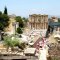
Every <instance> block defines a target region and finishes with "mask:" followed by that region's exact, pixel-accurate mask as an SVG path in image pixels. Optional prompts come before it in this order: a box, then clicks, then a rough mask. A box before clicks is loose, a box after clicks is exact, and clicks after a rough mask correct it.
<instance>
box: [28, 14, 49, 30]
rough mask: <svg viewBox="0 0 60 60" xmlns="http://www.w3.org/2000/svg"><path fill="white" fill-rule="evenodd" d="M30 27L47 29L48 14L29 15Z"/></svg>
mask: <svg viewBox="0 0 60 60" xmlns="http://www.w3.org/2000/svg"><path fill="white" fill-rule="evenodd" d="M29 27H30V29H34V30H35V29H47V28H48V15H40V14H39V15H37V14H33V15H29Z"/></svg>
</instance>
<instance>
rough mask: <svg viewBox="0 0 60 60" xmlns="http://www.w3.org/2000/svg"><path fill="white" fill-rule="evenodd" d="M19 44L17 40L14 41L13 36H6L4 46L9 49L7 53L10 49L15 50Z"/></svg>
mask: <svg viewBox="0 0 60 60" xmlns="http://www.w3.org/2000/svg"><path fill="white" fill-rule="evenodd" d="M18 44H19V40H17V39H16V38H14V39H12V37H11V36H5V37H4V46H6V47H7V51H8V49H9V47H11V50H12V51H13V50H14V46H17V45H18Z"/></svg>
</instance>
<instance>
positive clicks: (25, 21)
mask: <svg viewBox="0 0 60 60" xmlns="http://www.w3.org/2000/svg"><path fill="white" fill-rule="evenodd" d="M22 19H23V21H24V26H25V27H26V26H27V22H28V18H25V17H23V18H22Z"/></svg>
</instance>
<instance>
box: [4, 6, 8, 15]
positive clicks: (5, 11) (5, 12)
mask: <svg viewBox="0 0 60 60" xmlns="http://www.w3.org/2000/svg"><path fill="white" fill-rule="evenodd" d="M4 14H6V15H7V14H8V13H7V7H6V6H5V9H4Z"/></svg>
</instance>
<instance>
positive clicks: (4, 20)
mask: <svg viewBox="0 0 60 60" xmlns="http://www.w3.org/2000/svg"><path fill="white" fill-rule="evenodd" d="M8 25H9V17H8V16H7V15H6V14H2V13H1V12H0V30H4V28H5V27H7V26H8Z"/></svg>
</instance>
